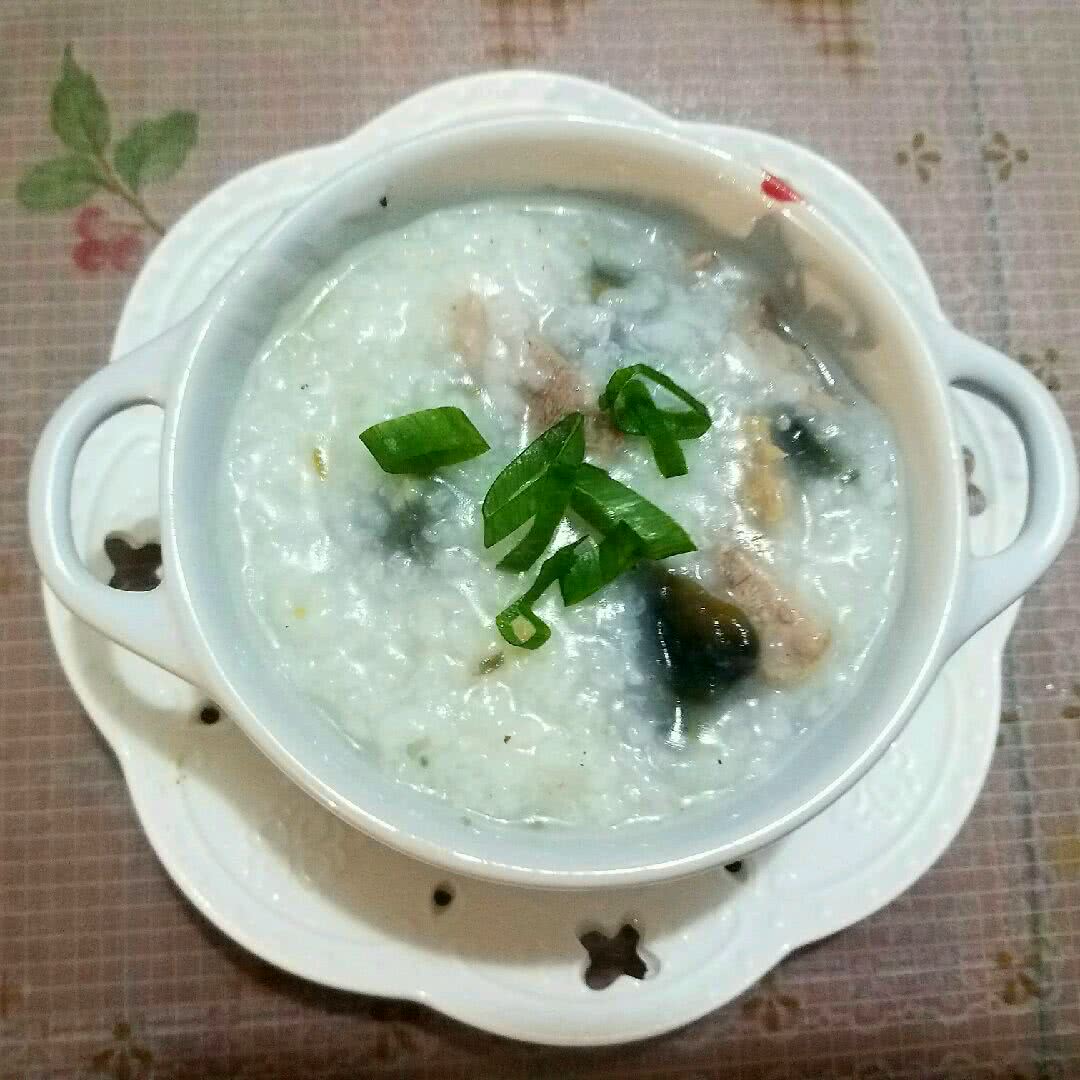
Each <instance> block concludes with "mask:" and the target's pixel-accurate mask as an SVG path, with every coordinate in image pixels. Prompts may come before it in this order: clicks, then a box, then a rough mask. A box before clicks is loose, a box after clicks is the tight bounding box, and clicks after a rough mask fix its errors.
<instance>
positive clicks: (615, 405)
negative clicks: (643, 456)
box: [599, 364, 712, 477]
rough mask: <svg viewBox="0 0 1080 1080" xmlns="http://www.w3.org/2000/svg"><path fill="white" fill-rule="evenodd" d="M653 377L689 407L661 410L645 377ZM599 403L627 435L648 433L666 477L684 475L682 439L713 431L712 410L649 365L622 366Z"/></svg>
mask: <svg viewBox="0 0 1080 1080" xmlns="http://www.w3.org/2000/svg"><path fill="white" fill-rule="evenodd" d="M646 379H648V380H651V381H652V382H654V383H656V384H657V385H658V386H661V387H663V388H664V389H665V390H667V391H668V393H670V394H672V395H673V396H674V397H676V398H678V399H679V401H681V402H683V403H684V404H685V405H686V406H687V408H685V409H661V408H660V407H659V406H658V405H657V404H656V403H655V402H654V401H653V399H652V397H651V396H650V394H649V392H648V390H647V389H646V387H645V381H644V380H646ZM599 405H600V408H601V409H604V410H606V411H608V412H610V413H611V418H612V421H613V423H614V424H615V427H617V428H618V429H619V430H620V431H622V432H624V433H625V434H627V435H644V436H645V437H646V438H647V439H648V440H649V445H650V447H651V448H652V451H653V457H654V458H655V459H656V465H657V468H658V469H659V470H660V473H661V475H663V476H665V477H671V476H684V475H685V474H686V472H687V468H686V456H685V454H683V452H682V448H681V447H680V446H679V443H678V440H680V439H698V438H700V437H701V436H702V435H704V434H705V432H706V431H708V430H709V428H710V426H711V425H712V418H711V417H710V416H709V410H708V409H707V408H706V407H705V406H704V405H703V404H702V403H701V402H700V401H698V399H697V398H695V397H694V396H693V395H692V394H690V393H689V392H688V391H686V390H684V389H683V388H682V387H681V386H679V384H678V383H677V382H675V381H674V380H673V379H670V378H669V377H668V376H667V375H665V374H664V373H663V372H662V371H657V370H656V368H654V367H650V366H649V365H648V364H631V365H630V366H629V367H625V368H620V369H619V370H618V371H616V372H615V373H614V374H613V375H612V376H611V378H610V379H609V380H608V384H607V387H606V388H605V390H604V392H603V393H602V394H601V395H600V401H599Z"/></svg>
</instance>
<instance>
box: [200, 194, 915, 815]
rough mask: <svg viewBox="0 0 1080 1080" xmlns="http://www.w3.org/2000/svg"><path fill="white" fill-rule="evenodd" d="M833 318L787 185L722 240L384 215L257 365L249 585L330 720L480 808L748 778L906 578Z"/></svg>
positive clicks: (614, 219) (865, 651)
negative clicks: (807, 278) (810, 279)
mask: <svg viewBox="0 0 1080 1080" xmlns="http://www.w3.org/2000/svg"><path fill="white" fill-rule="evenodd" d="M849 323H850V320H845V319H844V318H841V317H840V316H836V315H833V314H831V313H830V312H829V311H828V310H827V309H826V308H825V307H823V306H822V305H821V304H811V303H810V301H809V300H808V299H807V290H806V289H805V288H804V287H803V283H802V281H801V271H800V269H799V268H798V267H797V266H795V265H794V264H792V263H791V262H790V259H789V257H788V256H787V255H786V253H785V249H784V244H783V227H782V223H781V222H780V219H778V218H775V217H773V216H772V215H768V214H766V215H764V216H763V217H762V218H761V219H760V220H759V221H758V223H757V225H756V226H755V227H754V229H753V230H752V231H751V232H750V233H749V234H748V235H746V236H742V237H725V236H718V235H714V234H712V233H710V232H709V231H708V230H707V229H706V227H705V226H704V225H703V224H702V223H700V222H698V221H694V220H690V219H687V218H683V217H680V216H678V215H675V214H672V213H668V212H662V211H660V210H656V209H652V208H643V207H637V206H628V205H623V204H619V203H614V202H609V201H604V200H600V199H591V198H586V197H580V198H579V197H567V196H554V195H551V196H549V195H537V196H535V197H527V196H521V197H515V198H509V197H506V198H497V199H491V200H489V201H481V202H476V203H470V204H466V205H455V206H450V207H445V208H442V209H437V210H434V211H432V212H430V213H427V214H426V215H424V216H420V217H418V218H416V219H414V220H411V221H409V222H408V223H407V224H404V225H402V224H401V223H400V222H398V223H396V224H394V225H392V226H388V227H387V229H386V230H385V231H383V232H380V233H378V234H377V235H374V236H368V237H365V238H364V239H362V240H361V241H360V242H358V243H356V244H355V246H354V247H352V249H351V250H349V251H348V252H347V254H345V255H344V256H343V257H342V258H341V259H340V260H339V261H338V262H337V264H336V265H335V266H333V268H332V269H330V270H329V271H328V272H327V273H325V274H323V275H321V276H320V277H319V279H318V280H314V281H312V282H311V283H310V286H309V287H308V288H307V289H306V290H305V291H303V292H302V294H301V295H300V296H298V297H297V298H296V299H295V301H294V302H293V303H291V304H290V305H289V307H288V309H287V310H285V311H283V312H282V314H281V316H280V318H279V320H278V322H277V325H276V327H275V329H274V331H273V332H272V333H271V334H270V336H269V337H268V338H267V340H266V342H265V343H264V345H263V346H262V348H261V350H260V352H259V354H258V356H257V357H256V358H255V360H254V362H253V363H252V364H251V366H250V370H249V372H248V373H247V376H246V381H245V383H244V385H243V388H242V392H241V394H240V396H239V398H238V401H237V404H236V406H235V411H234V414H233V415H232V417H231V421H230V426H229V430H228V433H227V438H226V445H225V462H224V470H223V478H224V479H223V489H222V492H221V496H222V497H221V499H220V514H221V517H222V520H221V522H220V524H221V526H222V528H221V530H220V531H221V532H222V534H223V536H224V537H225V545H224V546H225V550H226V552H227V558H228V559H229V560H230V562H231V565H232V566H233V568H234V570H235V573H234V574H233V577H232V581H231V583H230V588H231V589H232V590H233V593H234V599H235V602H236V603H237V605H238V606H239V608H240V610H242V611H243V613H244V617H245V619H246V620H247V621H249V622H253V624H254V625H255V626H256V627H257V632H256V636H257V638H258V639H259V643H260V644H259V647H260V648H265V649H266V650H268V651H269V653H270V655H271V663H272V665H273V666H274V668H275V669H276V670H277V671H278V672H279V673H280V675H281V677H283V678H284V679H285V680H287V681H288V682H289V683H291V684H292V686H293V687H294V688H295V689H296V690H297V691H299V692H300V693H301V695H303V697H304V698H306V699H307V700H308V701H310V703H311V723H312V724H320V723H327V722H330V723H333V724H337V725H339V726H340V727H341V728H342V729H343V730H344V731H345V732H346V733H347V734H348V736H349V737H350V739H351V740H352V741H353V742H354V743H355V745H356V746H357V748H358V754H360V753H362V754H363V755H366V756H367V757H368V758H369V759H370V760H371V761H373V762H374V763H376V765H377V766H378V768H380V769H381V770H382V771H383V772H384V773H386V774H387V775H389V776H391V777H393V778H395V779H396V780H397V781H399V782H400V783H403V784H407V785H410V786H411V787H413V788H415V789H417V790H418V791H421V792H424V793H426V794H427V795H428V796H430V797H432V798H437V799H442V800H446V801H448V802H449V803H451V804H452V805H453V806H455V807H456V808H458V809H459V810H460V811H461V813H463V814H464V815H466V816H468V815H487V816H489V817H491V818H496V819H501V820H506V821H515V822H527V823H531V824H545V823H546V824H553V825H554V824H568V825H600V826H610V827H616V826H629V825H631V824H632V823H634V822H638V821H643V820H650V819H656V818H658V817H662V816H664V815H668V814H671V813H673V812H677V811H679V810H681V809H684V808H687V807H689V806H692V805H695V804H700V803H701V802H703V801H707V800H715V799H719V798H722V797H723V796H724V795H725V793H729V792H732V791H737V790H740V789H743V788H745V787H746V786H747V785H750V784H753V783H755V782H756V781H757V780H758V779H760V778H761V777H763V776H765V775H766V774H768V773H769V771H770V769H772V768H773V767H774V766H775V764H776V763H777V762H778V761H779V760H780V758H781V757H782V756H786V755H787V754H788V753H790V752H791V751H792V750H793V749H795V748H797V745H798V740H799V739H800V736H801V735H803V733H805V732H807V731H808V730H811V729H812V728H813V727H814V726H815V725H816V724H819V723H821V722H822V721H823V720H824V719H825V718H826V717H828V716H830V715H831V714H834V713H835V712H836V711H837V710H838V709H841V708H842V707H843V706H844V704H845V703H846V702H847V701H848V700H849V698H850V697H851V695H852V694H853V692H854V690H855V689H856V687H857V685H858V683H859V680H860V677H861V675H862V673H863V672H864V670H865V668H866V667H867V665H868V663H869V660H870V658H871V657H872V655H873V653H874V651H875V650H876V649H877V648H879V647H880V645H881V642H882V639H883V637H884V636H885V632H886V629H887V627H888V625H889V620H890V617H891V613H892V610H893V608H894V607H895V604H896V598H897V596H898V594H899V591H900V586H901V578H902V566H903V555H904V537H905V529H904V521H903V516H904V515H903V507H902V503H903V498H902V489H901V485H902V471H901V468H900V462H899V461H898V457H897V451H896V442H895V438H894V435H893V432H892V430H891V429H890V426H889V423H888V421H887V420H886V418H885V417H884V415H883V414H882V412H880V411H879V410H878V409H877V408H876V407H875V406H874V405H873V404H872V403H871V402H870V401H869V400H867V398H866V397H865V396H864V395H863V393H862V392H861V391H860V389H859V388H858V386H857V385H856V384H855V383H854V382H853V381H852V379H851V378H850V376H849V375H847V374H846V371H845V355H846V354H847V353H849V352H850V351H851V350H856V349H859V348H863V347H865V346H866V339H867V336H868V335H869V334H870V333H871V331H869V330H867V329H866V328H864V327H859V326H857V325H855V326H853V325H849ZM361 436H363V438H361ZM526 448H528V449H526ZM519 455H521V456H520V457H519ZM485 541H486V542H487V545H486V543H485Z"/></svg>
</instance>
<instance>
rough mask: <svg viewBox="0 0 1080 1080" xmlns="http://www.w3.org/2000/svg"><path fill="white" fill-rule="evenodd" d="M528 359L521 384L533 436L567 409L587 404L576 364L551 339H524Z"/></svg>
mask: <svg viewBox="0 0 1080 1080" xmlns="http://www.w3.org/2000/svg"><path fill="white" fill-rule="evenodd" d="M525 351H526V354H527V356H528V359H529V367H530V369H532V368H535V369H536V370H535V372H534V371H531V370H530V373H529V381H528V382H526V383H525V384H523V385H522V387H521V391H522V394H523V395H524V397H525V409H526V414H525V423H526V426H527V428H528V432H529V437H530V438H533V439H534V438H536V436H537V435H539V434H540V433H541V432H544V431H547V429H548V428H549V427H551V425H552V424H554V423H556V422H557V421H559V420H561V419H562V418H563V417H564V416H565V415H566V414H567V413H571V412H577V411H581V412H584V411H585V410H586V408H587V407H588V406H587V404H586V402H587V400H588V399H587V396H586V388H585V385H584V383H583V382H582V380H581V375H580V373H579V372H578V370H577V368H576V367H575V366H574V365H573V364H571V363H570V361H569V360H567V359H566V357H565V356H563V355H562V353H560V352H559V351H558V350H557V349H556V348H555V347H554V346H553V345H551V344H550V342H547V341H545V340H544V339H543V338H542V337H540V336H538V335H531V336H530V337H528V338H526V339H525Z"/></svg>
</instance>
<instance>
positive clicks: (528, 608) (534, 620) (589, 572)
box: [495, 522, 645, 649]
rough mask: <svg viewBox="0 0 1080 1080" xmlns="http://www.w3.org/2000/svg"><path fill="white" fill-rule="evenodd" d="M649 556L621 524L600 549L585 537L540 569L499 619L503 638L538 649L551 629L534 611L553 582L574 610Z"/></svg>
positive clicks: (554, 556) (627, 526) (631, 530)
mask: <svg viewBox="0 0 1080 1080" xmlns="http://www.w3.org/2000/svg"><path fill="white" fill-rule="evenodd" d="M644 554H645V546H644V544H643V543H642V541H641V538H640V537H639V536H638V535H637V533H635V532H634V530H633V529H632V528H630V526H629V525H627V524H626V523H625V522H620V523H619V525H618V526H616V528H615V529H614V530H613V531H612V532H611V533H609V534H608V535H607V536H605V537H604V538H603V540H601V541H600V543H599V544H597V543H596V541H595V540H593V539H592V537H582V538H581V539H580V540H575V541H574V542H573V543H570V544H567V545H565V547H561V548H559V550H558V551H556V552H555V554H554V555H552V556H551V558H549V559H547V560H545V562H544V564H543V565H542V566H541V567H540V573H539V574H538V575H537V577H536V581H535V582H534V583H533V585H532V587H531V588H530V589H529V590H528V591H527V592H526V593H525V594H524V595H523V596H522V597H520V599H518V600H515V601H514V603H512V604H511V605H510V606H509V607H507V608H506V609H505V610H503V611H502V612H500V613H499V615H498V616H497V617H496V619H495V625H496V626H497V627H498V628H499V633H500V634H502V636H503V638H504V640H505V641H507V642H508V643H509V644H511V645H515V646H517V647H518V648H520V649H539V648H540V646H541V645H543V644H544V643H545V642H546V641H547V640H548V639H549V638H550V637H551V627H549V626H548V624H547V623H546V622H544V620H543V619H541V618H540V616H539V615H537V614H536V612H535V611H534V610H533V605H534V604H535V603H536V601H537V600H539V599H540V597H541V596H542V595H543V593H544V592H546V591H547V589H548V588H549V587H550V586H551V585H552V583H553V582H555V581H558V583H559V591H560V593H561V594H562V600H563V604H565V605H566V606H567V607H570V605H571V604H579V603H581V601H582V600H585V599H587V598H588V597H590V596H592V595H593V593H596V592H599V591H600V590H601V589H602V588H604V586H605V585H610V584H611V582H613V581H614V580H615V579H616V578H617V577H618V576H619V575H620V574H622V573H625V572H626V571H627V570H629V569H631V567H633V566H636V565H637V563H638V562H640V561H641V559H642V558H643V557H644Z"/></svg>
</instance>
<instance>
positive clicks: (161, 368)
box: [29, 324, 200, 682]
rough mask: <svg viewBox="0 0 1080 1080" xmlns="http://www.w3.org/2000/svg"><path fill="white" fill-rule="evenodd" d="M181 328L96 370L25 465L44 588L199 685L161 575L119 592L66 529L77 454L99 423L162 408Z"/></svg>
mask: <svg viewBox="0 0 1080 1080" xmlns="http://www.w3.org/2000/svg"><path fill="white" fill-rule="evenodd" d="M185 331H186V327H185V326H184V325H183V324H182V325H180V326H177V327H174V328H173V329H171V330H168V331H166V332H165V333H164V334H163V335H161V337H158V338H155V339H154V340H153V341H150V342H148V343H147V344H146V345H143V346H142V347H140V348H138V349H136V350H135V351H134V352H132V353H129V354H128V355H127V356H125V357H123V358H122V359H120V360H117V361H115V362H114V363H111V364H106V365H105V367H103V368H102V369H101V370H100V371H97V372H95V373H94V374H93V375H91V376H90V378H89V379H87V380H86V382H84V383H83V384H82V385H81V386H79V387H77V388H76V389H75V390H74V392H73V393H72V394H71V395H70V396H69V397H68V398H67V400H66V401H65V402H64V403H63V404H62V405H61V406H60V408H59V409H57V411H56V412H55V413H54V414H53V416H52V418H51V419H50V420H49V422H48V424H46V426H45V430H44V431H43V432H42V434H41V438H40V440H39V441H38V445H37V449H36V450H35V452H34V460H33V463H32V465H31V466H30V507H29V512H30V540H31V543H32V544H33V548H34V555H35V557H36V558H37V561H38V566H39V567H40V568H41V572H42V574H43V575H44V577H45V580H46V581H47V582H48V584H49V587H50V588H51V589H52V590H53V591H54V592H55V593H56V595H57V596H58V597H59V598H60V600H61V601H62V602H63V604H64V605H65V607H67V608H69V609H70V610H71V611H73V612H74V613H75V614H76V615H78V616H79V617H80V618H81V619H83V620H85V621H86V622H88V623H89V624H90V625H91V626H93V627H95V628H96V629H98V630H100V631H102V633H104V634H106V635H108V636H109V637H110V638H112V639H113V640H114V641H117V642H119V643H120V644H121V645H123V646H125V647H126V648H128V649H131V650H133V651H134V652H137V653H139V654H140V655H141V656H145V657H146V658H147V659H148V660H151V661H153V662H154V663H155V664H159V665H160V666H162V667H165V668H168V669H169V671H172V672H174V673H175V674H177V675H179V676H180V677H181V678H183V679H187V680H188V681H190V682H199V681H200V678H199V675H198V673H197V669H196V666H195V664H194V663H193V662H192V660H191V658H190V654H189V651H188V649H187V647H186V646H185V644H184V642H183V639H182V637H181V635H180V632H179V628H178V626H177V622H176V616H175V615H174V613H173V607H172V604H171V603H170V602H169V582H168V579H167V577H166V579H165V580H164V581H162V583H161V585H159V586H158V587H157V588H156V589H153V590H152V591H150V592H121V591H119V590H117V589H113V588H110V587H109V586H108V585H105V584H104V583H102V582H100V581H98V579H97V578H95V577H94V576H93V575H92V574H91V573H90V571H89V570H88V569H87V568H86V566H85V565H84V564H83V562H82V560H81V559H80V558H79V555H78V552H77V551H76V548H75V538H74V536H73V534H72V528H71V489H72V482H73V478H74V474H75V459H76V458H77V457H78V454H79V450H80V449H81V448H82V446H83V444H84V443H85V442H86V440H87V439H88V438H89V437H90V434H91V432H93V431H94V429H95V428H97V427H98V426H99V425H100V424H102V423H103V422H104V421H105V420H107V419H108V418H109V417H110V416H113V415H115V414H116V413H118V412H121V411H123V410H124V409H127V408H130V407H131V406H133V405H145V404H151V405H159V406H164V404H165V398H166V395H167V393H168V389H169V385H170V383H171V370H172V368H173V361H174V359H175V358H176V356H177V353H178V351H179V349H180V348H181V346H182V342H183V340H184V338H185V336H186V334H185Z"/></svg>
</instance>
